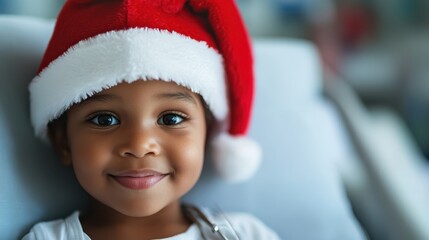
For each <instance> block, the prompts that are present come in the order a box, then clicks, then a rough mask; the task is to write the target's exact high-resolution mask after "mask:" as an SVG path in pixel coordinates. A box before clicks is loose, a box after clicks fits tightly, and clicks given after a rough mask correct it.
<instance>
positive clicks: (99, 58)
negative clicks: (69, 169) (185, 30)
mask: <svg viewBox="0 0 429 240" xmlns="http://www.w3.org/2000/svg"><path fill="white" fill-rule="evenodd" d="M139 79H142V80H151V79H156V80H163V81H174V82H175V83H177V84H179V85H182V86H185V87H187V88H189V89H191V91H193V92H195V93H198V94H200V95H201V96H202V97H203V98H204V100H205V101H206V103H207V104H208V106H209V108H210V110H211V111H212V113H213V115H214V116H215V118H216V119H218V120H219V119H220V120H222V119H225V118H226V115H227V112H228V105H227V97H226V87H225V72H224V66H223V59H222V56H221V55H220V54H219V53H218V52H217V51H216V50H214V49H213V48H210V47H209V46H208V45H207V44H206V43H205V42H199V41H196V40H194V39H192V38H190V37H187V36H184V35H181V34H178V33H175V32H169V31H166V30H157V29H150V28H134V29H128V30H122V31H111V32H107V33H103V34H100V35H97V36H95V37H93V38H90V39H86V40H83V41H81V42H79V43H78V44H76V45H75V46H73V47H71V48H70V49H69V50H67V52H66V53H64V54H63V55H62V56H60V57H59V58H57V59H56V60H54V61H53V62H51V63H50V64H49V65H48V67H46V68H45V69H44V70H43V71H42V72H41V73H40V74H39V75H38V76H37V77H36V78H34V79H33V81H32V83H31V84H30V87H29V89H30V100H31V120H32V123H33V126H34V128H35V131H36V135H37V136H40V137H42V138H45V137H46V126H47V124H48V122H49V121H51V120H53V119H55V118H57V117H59V116H60V115H61V114H62V113H63V112H64V111H66V110H67V109H68V108H69V107H70V106H71V105H73V104H75V103H78V102H81V101H82V100H84V99H86V98H88V97H90V96H91V95H93V94H95V93H97V92H100V91H102V90H103V89H106V88H110V87H112V86H115V85H117V84H118V83H120V82H128V83H131V82H133V81H136V80H139Z"/></svg>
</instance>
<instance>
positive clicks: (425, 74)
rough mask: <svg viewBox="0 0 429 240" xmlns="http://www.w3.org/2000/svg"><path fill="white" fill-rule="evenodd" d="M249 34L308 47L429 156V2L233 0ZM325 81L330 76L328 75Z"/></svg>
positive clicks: (53, 3) (4, 9)
mask: <svg viewBox="0 0 429 240" xmlns="http://www.w3.org/2000/svg"><path fill="white" fill-rule="evenodd" d="M237 2H238V4H239V7H240V10H241V12H242V14H243V17H244V19H245V22H246V24H247V26H248V28H249V30H250V32H251V34H252V36H255V37H279V38H283V37H292V38H303V39H307V40H310V41H312V42H314V43H315V44H316V45H317V46H318V48H319V50H320V53H321V55H322V60H323V63H324V65H325V68H327V69H329V70H330V71H332V73H334V74H336V75H337V76H339V78H341V79H343V80H344V81H347V82H348V83H349V84H350V85H351V86H352V87H353V88H354V90H355V91H356V92H357V93H358V95H359V96H360V97H361V99H362V101H363V102H364V104H365V105H366V106H368V107H370V108H371V107H373V106H380V105H381V106H383V107H388V108H390V109H392V110H393V111H395V112H396V113H397V114H398V115H399V116H400V117H401V118H402V119H403V121H404V122H405V124H406V127H407V128H408V130H409V132H410V134H411V135H412V137H413V139H414V140H415V141H416V143H417V145H418V147H419V150H420V151H421V152H422V154H423V155H424V156H425V158H426V159H428V158H429V134H428V133H429V124H428V122H429V107H427V106H429V94H426V93H427V91H428V90H429V47H428V46H427V43H428V42H429V1H427V0H389V1H385V0H237ZM63 3H64V1H63V0H0V14H22V15H30V16H39V17H46V18H55V17H56V15H57V14H58V11H59V9H60V8H61V6H62V4H63ZM328 78H329V77H328Z"/></svg>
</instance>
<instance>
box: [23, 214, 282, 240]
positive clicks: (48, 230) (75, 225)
mask: <svg viewBox="0 0 429 240" xmlns="http://www.w3.org/2000/svg"><path fill="white" fill-rule="evenodd" d="M225 215H226V218H227V219H228V221H229V222H230V223H231V225H232V226H233V228H234V230H235V231H236V233H237V234H238V235H239V237H240V239H245V240H252V239H254V240H261V239H264V240H279V239H280V238H279V236H277V234H276V233H274V232H273V231H272V230H271V229H269V228H268V227H267V226H266V225H265V224H263V223H262V222H261V221H260V220H258V219H257V218H255V217H253V216H252V215H249V214H245V213H230V214H225ZM23 240H90V238H89V237H88V235H86V234H85V233H84V232H83V228H82V225H81V224H80V221H79V212H78V211H76V212H74V213H73V214H71V215H70V216H69V217H67V218H65V219H59V220H54V221H50V222H41V223H38V224H36V225H35V226H34V227H33V228H32V229H31V230H30V232H29V233H28V234H27V235H25V236H24V238H23ZM163 240H203V239H202V238H201V233H200V230H199V229H198V227H197V225H196V224H193V225H191V226H190V227H189V228H188V230H186V232H184V233H180V234H178V235H176V236H172V237H168V238H164V239H163Z"/></svg>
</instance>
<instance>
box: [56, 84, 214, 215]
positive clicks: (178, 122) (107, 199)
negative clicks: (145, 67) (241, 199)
mask: <svg viewBox="0 0 429 240" xmlns="http://www.w3.org/2000/svg"><path fill="white" fill-rule="evenodd" d="M205 140H206V121H205V114H204V106H203V103H202V102H201V100H200V98H199V96H198V95H197V94H195V93H192V92H191V91H190V90H188V89H186V88H184V87H181V86H178V85H176V84H175V83H171V82H163V81H136V82H134V83H132V84H127V83H123V84H120V85H118V86H116V87H113V88H110V89H108V90H104V91H102V92H101V93H99V94H97V95H95V96H93V97H91V98H89V99H88V100H86V101H84V102H83V103H81V104H78V105H75V106H73V107H72V108H71V109H70V110H69V111H68V114H67V145H68V147H67V148H68V150H67V152H68V153H66V154H64V156H63V158H64V159H65V161H68V162H70V163H71V164H72V165H73V168H74V171H75V174H76V177H77V179H78V181H79V182H80V184H81V185H82V187H83V188H84V189H85V190H86V191H87V192H88V193H89V194H90V195H92V196H93V197H94V198H95V199H97V200H98V201H99V202H101V203H103V204H105V205H107V206H109V207H111V208H113V209H115V210H117V211H118V212H120V213H122V214H125V215H128V216H139V217H143V216H149V215H152V214H154V213H156V212H158V211H160V210H161V209H163V208H164V207H166V206H168V205H169V204H171V203H177V201H178V200H179V198H180V197H182V196H183V195H184V194H185V193H186V192H188V191H189V190H190V189H191V188H192V187H193V185H194V184H195V183H196V181H197V180H198V178H199V176H200V173H201V169H202V165H203V159H204V146H205Z"/></svg>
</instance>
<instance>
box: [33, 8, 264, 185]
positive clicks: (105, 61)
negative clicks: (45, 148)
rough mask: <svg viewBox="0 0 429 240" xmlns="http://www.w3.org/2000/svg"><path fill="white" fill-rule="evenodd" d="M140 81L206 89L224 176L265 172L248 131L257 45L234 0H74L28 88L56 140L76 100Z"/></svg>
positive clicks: (36, 116) (43, 132) (37, 115)
mask: <svg viewBox="0 0 429 240" xmlns="http://www.w3.org/2000/svg"><path fill="white" fill-rule="evenodd" d="M138 80H143V81H146V80H159V81H172V82H175V83H177V84H178V85H180V86H184V87H186V88H188V89H190V90H191V91H192V92H194V93H197V94H199V95H200V96H201V98H202V99H203V100H204V102H205V103H206V106H207V107H208V109H209V110H210V112H211V114H212V116H213V124H212V125H211V126H216V128H212V129H211V130H213V131H214V133H213V138H212V139H211V141H210V150H211V153H212V158H213V160H214V163H215V164H214V166H215V168H216V170H217V171H218V173H219V174H220V176H221V177H223V178H224V179H226V180H230V181H235V182H237V181H243V180H246V179H249V178H250V177H251V176H252V175H253V174H254V173H255V172H256V170H257V169H258V166H259V163H260V158H261V152H260V149H259V146H258V145H257V144H256V143H255V142H253V141H252V140H251V139H250V138H247V137H246V134H247V132H248V129H249V124H250V116H251V112H252V104H253V96H254V77H253V59H252V51H251V46H250V41H249V37H248V35H247V32H246V30H245V27H244V24H243V22H242V20H241V17H240V15H239V11H238V9H237V7H236V5H235V3H234V0H223V1H219V0H176V1H162V0H157V1H140V0H134V1H133V0H130V1H105V0H87V1H81V0H69V1H67V2H66V3H65V5H64V7H63V9H62V11H61V13H60V15H59V17H58V19H57V22H56V27H55V30H54V33H53V35H52V38H51V41H50V43H49V45H48V48H47V50H46V52H45V55H44V57H43V60H42V63H41V66H40V68H39V72H38V76H36V77H35V78H34V79H33V81H32V82H31V84H30V87H29V89H30V100H31V119H32V123H33V126H34V128H35V132H36V135H37V136H39V137H40V138H42V139H47V137H48V126H55V125H56V123H55V122H56V121H55V120H54V119H55V118H57V117H58V116H61V115H62V114H63V113H64V112H66V111H67V109H69V108H70V107H71V106H72V105H74V104H78V103H80V102H82V101H84V100H85V99H87V98H88V97H90V96H92V95H94V94H96V93H98V92H100V91H102V90H104V89H108V88H111V87H113V86H116V85H118V84H119V83H121V82H127V83H132V82H134V81H138ZM60 119H61V117H60ZM50 122H54V123H53V124H50Z"/></svg>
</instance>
